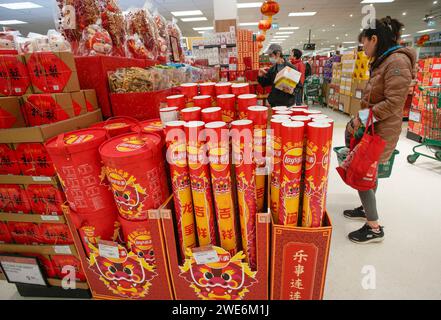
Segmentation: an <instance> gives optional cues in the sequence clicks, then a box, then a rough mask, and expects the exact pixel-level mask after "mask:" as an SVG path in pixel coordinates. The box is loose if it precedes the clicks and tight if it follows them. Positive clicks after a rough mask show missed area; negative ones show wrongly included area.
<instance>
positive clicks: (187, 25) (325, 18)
mask: <svg viewBox="0 0 441 320" xmlns="http://www.w3.org/2000/svg"><path fill="white" fill-rule="evenodd" d="M21 1H25V0H0V3H10V2H21ZM30 1H32V2H34V3H37V4H40V5H42V6H43V7H44V8H40V9H32V10H9V9H6V8H2V7H0V20H9V19H17V20H22V21H26V22H28V24H26V25H16V26H11V27H14V28H16V29H18V30H20V31H21V32H22V33H23V34H24V35H26V34H27V33H28V32H30V31H32V32H39V33H45V32H46V31H47V30H48V29H50V28H53V27H54V18H53V17H54V12H55V8H54V3H55V0H30ZM256 1H259V0H238V2H256ZM144 2H145V0H120V1H119V4H120V6H121V7H122V9H123V10H127V9H129V8H130V7H140V6H143V4H144ZM152 2H153V3H154V5H155V6H156V7H157V8H158V10H159V12H161V13H162V14H163V15H164V16H165V17H166V18H167V19H171V18H172V15H171V14H170V12H171V11H180V10H201V11H202V12H203V13H204V16H206V17H207V18H208V21H201V22H182V21H179V23H178V24H179V26H180V27H181V29H182V31H183V34H184V35H185V36H199V34H198V33H197V32H196V31H194V30H193V27H206V26H212V25H213V22H212V21H213V19H214V13H213V3H212V0H152ZM278 2H279V4H280V6H281V11H280V13H279V14H278V15H276V16H275V17H274V22H277V23H278V24H279V25H280V26H281V27H287V26H294V27H300V29H299V30H294V34H292V35H290V38H288V39H287V40H286V41H284V42H283V46H284V47H285V48H288V47H290V48H291V47H301V46H302V44H303V43H305V42H307V38H308V32H309V29H311V30H312V35H313V37H312V42H314V43H316V44H317V47H318V48H329V47H330V46H331V45H336V46H338V45H339V44H341V43H342V42H343V41H356V40H357V36H358V34H359V32H360V28H361V19H362V14H361V8H362V6H363V4H360V2H361V0H279V1H278ZM440 5H441V1H439V4H437V5H434V4H433V0H395V1H394V2H393V3H384V4H375V8H376V11H377V17H380V18H381V17H384V16H387V15H390V16H392V17H394V18H398V19H399V20H400V21H402V22H403V23H404V24H405V28H406V29H405V31H404V33H405V34H414V33H416V32H417V31H419V30H422V29H427V28H428V27H427V25H426V24H425V23H424V21H423V20H422V19H423V17H424V16H425V15H426V14H428V13H429V12H430V10H431V9H434V8H437V7H438V8H439V6H440ZM302 10H305V11H317V15H315V16H313V17H288V14H289V12H293V11H302ZM403 12H406V13H407V14H406V15H405V16H403V15H402V13H403ZM238 13H239V21H240V22H257V21H259V20H260V19H261V18H262V15H261V13H260V9H259V8H249V9H239V10H238ZM350 14H352V15H353V17H350ZM333 24H335V27H332V25H333ZM247 28H251V29H253V30H255V31H257V27H255V28H253V27H247ZM434 28H436V29H437V30H441V21H437V26H436V27H434ZM323 30H325V31H323ZM274 33H275V31H274V30H271V31H269V32H268V37H267V38H268V40H270V39H271V38H272V36H273V34H274ZM337 37H339V39H338V40H337ZM345 46H346V47H348V46H351V45H350V44H347V45H345Z"/></svg>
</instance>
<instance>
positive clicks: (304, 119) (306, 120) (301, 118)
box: [291, 116, 312, 125]
mask: <svg viewBox="0 0 441 320" xmlns="http://www.w3.org/2000/svg"><path fill="white" fill-rule="evenodd" d="M291 120H292V121H301V122H303V123H304V124H305V125H307V124H308V123H310V122H311V121H312V119H311V117H309V116H292V117H291Z"/></svg>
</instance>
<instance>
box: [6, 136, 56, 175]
mask: <svg viewBox="0 0 441 320" xmlns="http://www.w3.org/2000/svg"><path fill="white" fill-rule="evenodd" d="M15 150H16V151H15V153H16V156H17V161H18V165H19V167H20V169H21V172H22V173H23V175H27V176H46V177H53V176H55V168H54V164H53V162H52V159H51V158H50V156H49V154H48V152H47V150H46V148H45V147H44V145H43V144H42V143H20V144H18V145H17V146H16V148H15Z"/></svg>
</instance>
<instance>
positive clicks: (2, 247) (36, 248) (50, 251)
mask: <svg viewBox="0 0 441 320" xmlns="http://www.w3.org/2000/svg"><path fill="white" fill-rule="evenodd" d="M0 251H1V252H8V253H39V254H46V255H69V256H71V255H73V256H77V250H76V249H75V246H74V245H27V244H0Z"/></svg>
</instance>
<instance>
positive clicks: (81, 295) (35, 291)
mask: <svg viewBox="0 0 441 320" xmlns="http://www.w3.org/2000/svg"><path fill="white" fill-rule="evenodd" d="M15 286H16V287H17V291H18V293H19V294H20V296H22V297H29V298H32V297H35V298H67V299H90V298H91V295H90V291H89V290H88V289H80V288H78V289H70V290H66V289H63V288H61V287H60V286H52V287H42V286H36V285H29V284H16V285H15Z"/></svg>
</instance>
